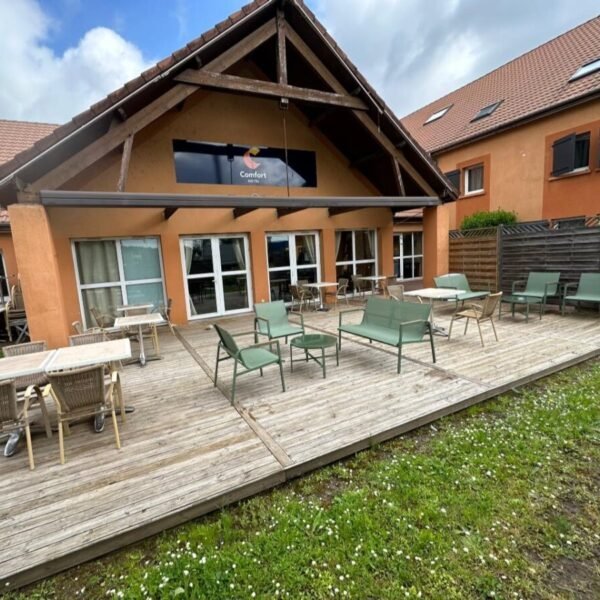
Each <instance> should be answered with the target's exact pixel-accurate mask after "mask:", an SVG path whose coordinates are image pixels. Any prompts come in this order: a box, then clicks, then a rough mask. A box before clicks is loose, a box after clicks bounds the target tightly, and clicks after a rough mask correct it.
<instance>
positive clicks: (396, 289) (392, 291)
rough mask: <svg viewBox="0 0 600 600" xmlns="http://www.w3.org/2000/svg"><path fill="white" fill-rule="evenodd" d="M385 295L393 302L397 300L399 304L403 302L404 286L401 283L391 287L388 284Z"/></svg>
mask: <svg viewBox="0 0 600 600" xmlns="http://www.w3.org/2000/svg"><path fill="white" fill-rule="evenodd" d="M387 293H388V296H389V297H390V298H392V299H393V300H398V301H399V302H403V301H404V285H402V284H401V283H394V284H393V285H389V284H388V286H387Z"/></svg>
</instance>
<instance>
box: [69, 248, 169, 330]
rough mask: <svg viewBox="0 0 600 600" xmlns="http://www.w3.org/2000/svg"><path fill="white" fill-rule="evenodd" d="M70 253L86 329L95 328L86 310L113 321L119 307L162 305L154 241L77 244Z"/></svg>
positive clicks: (159, 267)
mask: <svg viewBox="0 0 600 600" xmlns="http://www.w3.org/2000/svg"><path fill="white" fill-rule="evenodd" d="M73 253H74V256H75V263H76V267H77V280H78V284H79V294H80V299H81V309H82V314H83V319H84V321H85V324H86V326H88V327H91V326H95V325H96V322H95V320H94V318H93V317H92V316H91V314H90V308H96V309H98V311H99V312H100V313H101V314H104V315H111V316H113V317H115V316H117V312H116V308H117V307H118V306H121V305H123V304H140V303H141V304H152V305H153V306H154V307H158V306H160V305H162V304H164V302H165V292H164V285H163V276H162V262H161V256H160V245H159V243H158V239H157V238H132V239H108V240H80V241H76V242H74V243H73Z"/></svg>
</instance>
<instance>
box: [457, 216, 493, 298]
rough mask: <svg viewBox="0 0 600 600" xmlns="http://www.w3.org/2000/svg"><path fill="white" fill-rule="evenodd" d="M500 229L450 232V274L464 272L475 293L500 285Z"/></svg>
mask: <svg viewBox="0 0 600 600" xmlns="http://www.w3.org/2000/svg"><path fill="white" fill-rule="evenodd" d="M498 241H499V232H498V230H497V228H495V227H491V228H489V229H470V230H467V231H451V232H450V264H449V271H450V273H464V274H465V275H466V276H467V278H468V279H469V283H470V284H471V287H472V288H473V289H474V290H481V289H483V290H486V289H490V290H491V291H496V290H497V289H498V285H499V276H498V273H499V271H498V264H499V260H498V258H499V256H498V246H499V243H498Z"/></svg>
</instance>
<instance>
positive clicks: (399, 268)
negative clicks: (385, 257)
mask: <svg viewBox="0 0 600 600" xmlns="http://www.w3.org/2000/svg"><path fill="white" fill-rule="evenodd" d="M394 275H395V277H396V278H397V279H418V278H419V277H422V276H423V233H422V232H421V231H413V232H408V233H395V234H394Z"/></svg>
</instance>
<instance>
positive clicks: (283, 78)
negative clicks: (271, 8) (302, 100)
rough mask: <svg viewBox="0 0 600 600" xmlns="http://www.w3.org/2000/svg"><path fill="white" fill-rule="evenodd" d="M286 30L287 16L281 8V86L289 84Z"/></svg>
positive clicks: (279, 51)
mask: <svg viewBox="0 0 600 600" xmlns="http://www.w3.org/2000/svg"><path fill="white" fill-rule="evenodd" d="M285 30H286V24H285V16H284V14H283V10H282V9H281V8H280V9H278V10H277V81H279V83H281V84H287V82H288V68H287V52H286V45H285Z"/></svg>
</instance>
